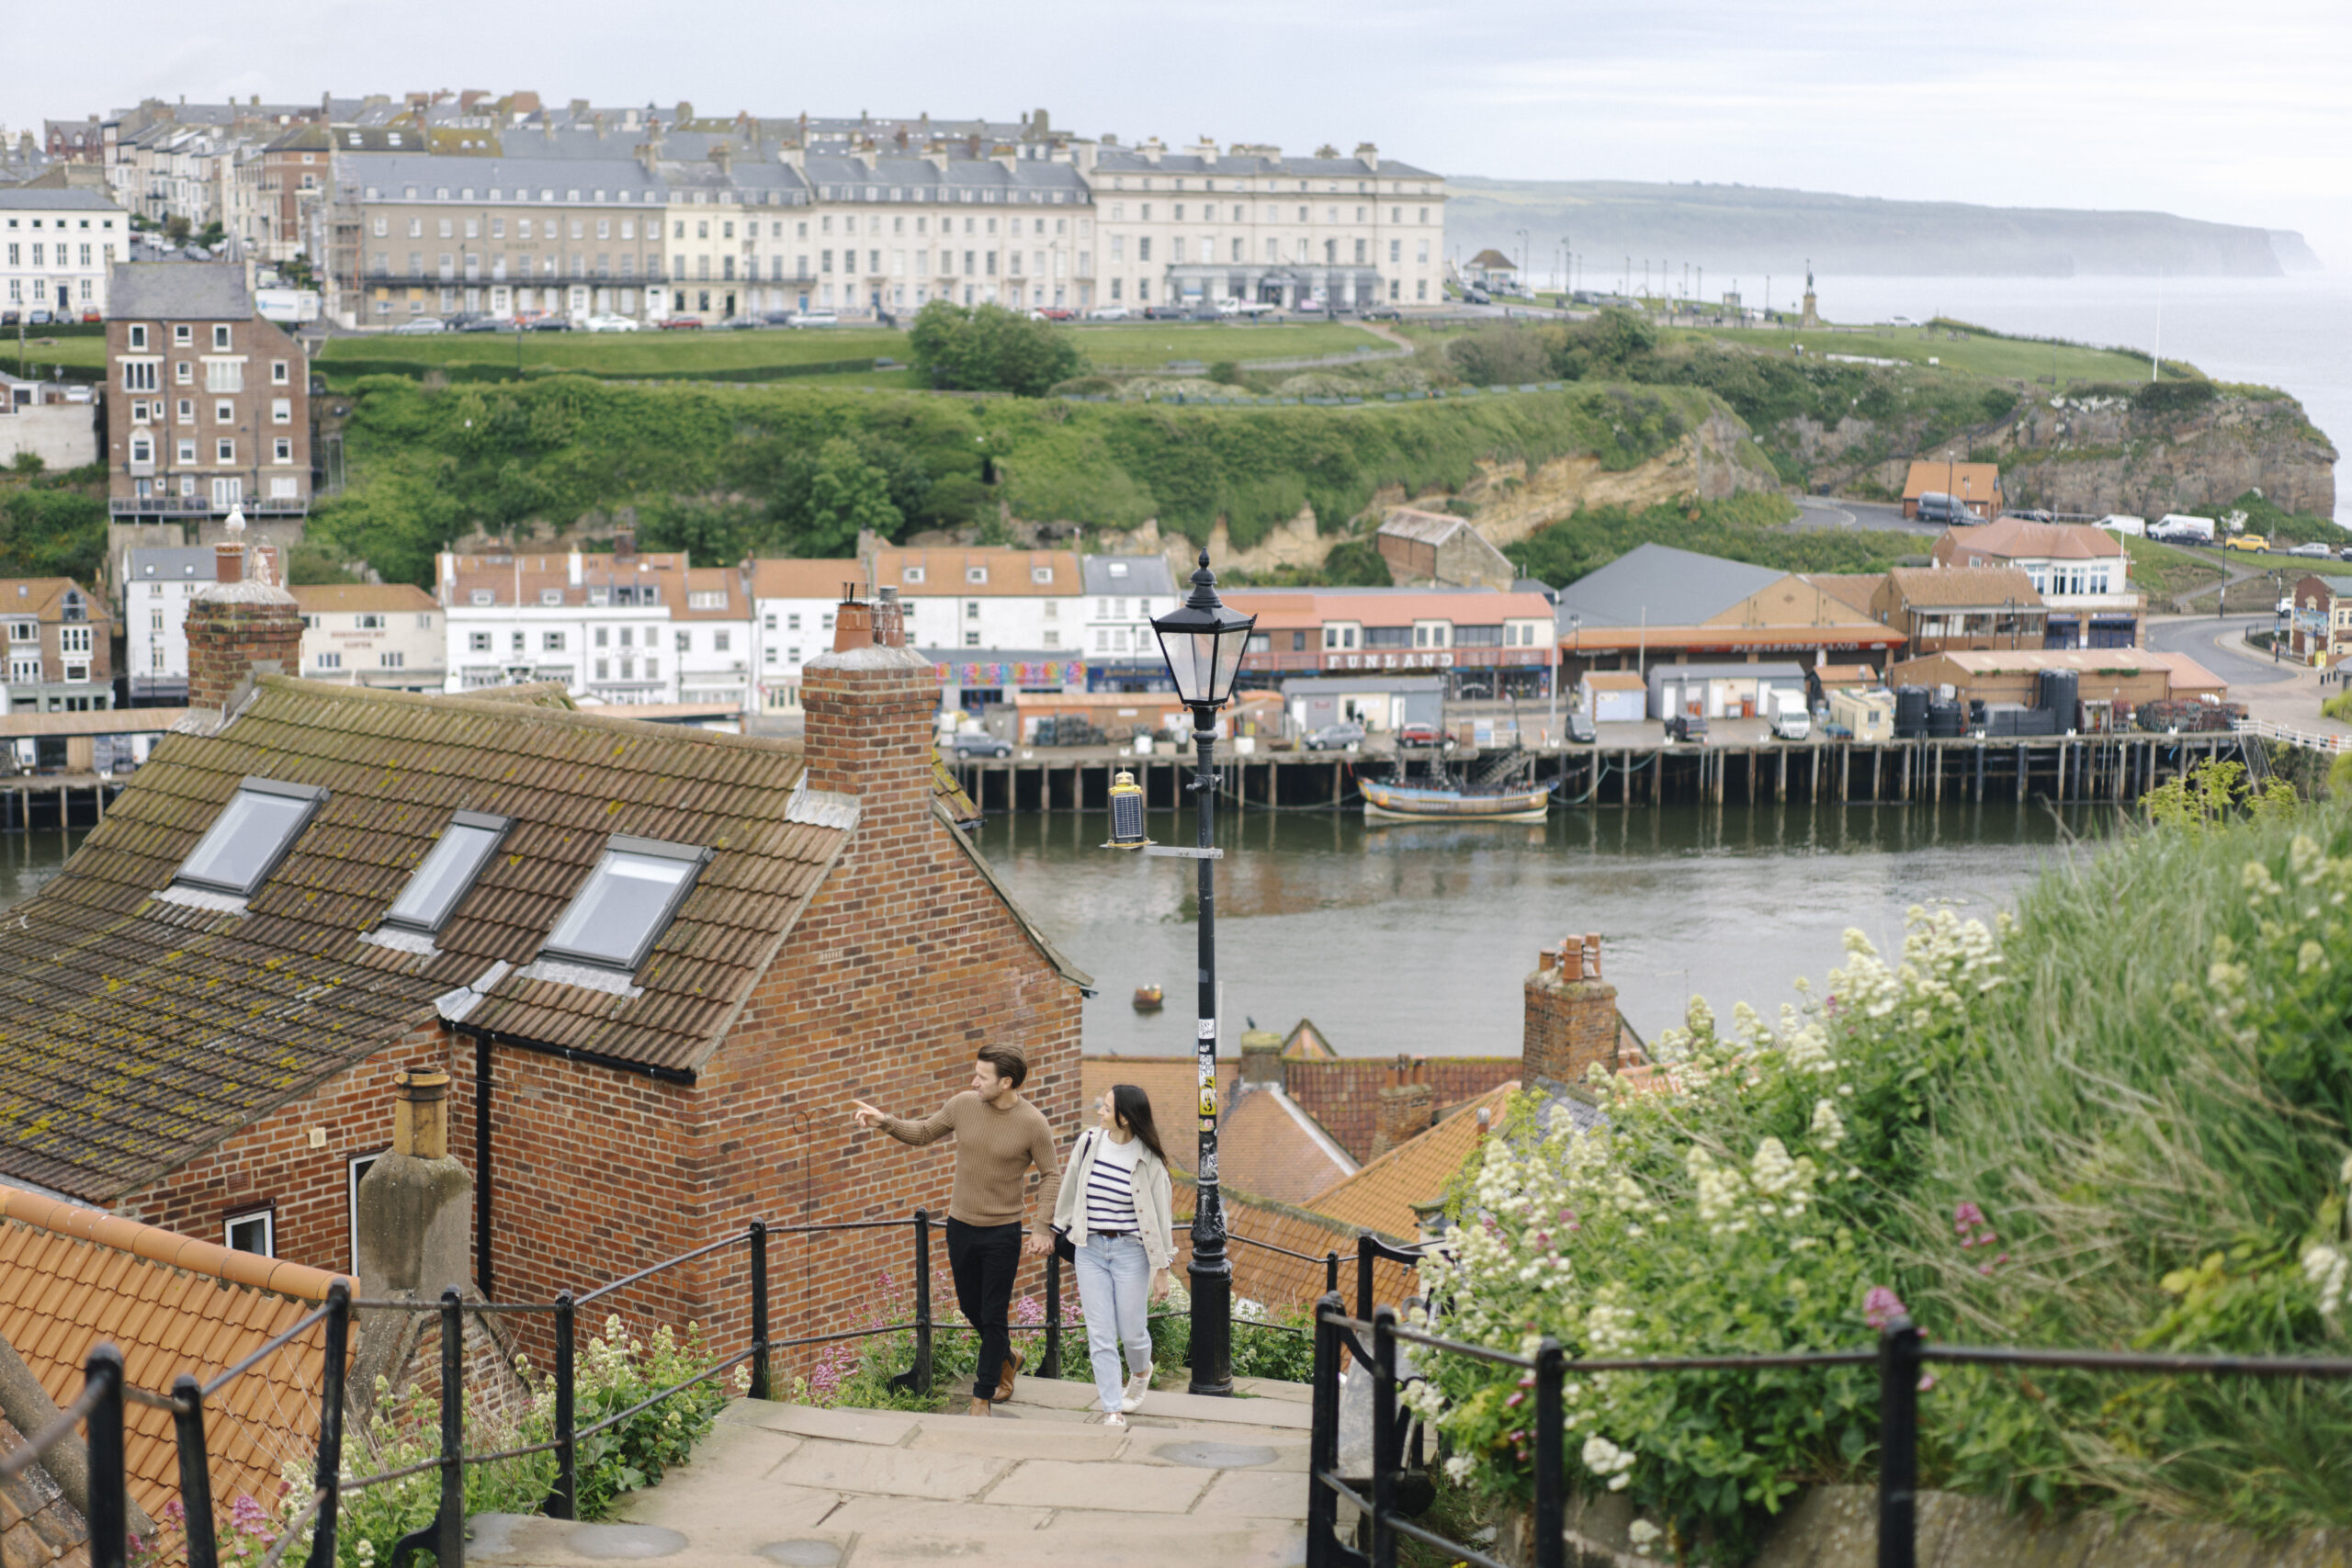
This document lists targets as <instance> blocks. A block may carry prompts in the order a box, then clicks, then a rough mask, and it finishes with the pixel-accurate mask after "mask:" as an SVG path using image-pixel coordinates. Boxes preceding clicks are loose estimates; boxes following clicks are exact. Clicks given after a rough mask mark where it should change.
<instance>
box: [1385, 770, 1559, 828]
mask: <svg viewBox="0 0 2352 1568" xmlns="http://www.w3.org/2000/svg"><path fill="white" fill-rule="evenodd" d="M1356 788H1357V789H1358V790H1359V791H1360V792H1362V794H1363V816H1364V820H1365V821H1367V822H1431V821H1437V822H1541V821H1543V820H1544V816H1545V814H1546V812H1548V811H1549V809H1550V807H1551V798H1552V792H1551V790H1550V788H1549V787H1548V786H1543V785H1534V786H1515V787H1512V788H1509V789H1499V790H1467V789H1427V788H1422V787H1419V786H1416V785H1408V784H1385V783H1377V782H1374V780H1371V779H1362V780H1359V781H1357V784H1356Z"/></svg>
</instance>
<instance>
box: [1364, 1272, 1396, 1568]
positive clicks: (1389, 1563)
mask: <svg viewBox="0 0 2352 1568" xmlns="http://www.w3.org/2000/svg"><path fill="white" fill-rule="evenodd" d="M1365 1239H1367V1240H1369V1239H1370V1238H1369V1237H1367V1238H1365ZM1369 1256H1370V1255H1369V1254H1367V1255H1366V1257H1367V1258H1369ZM1396 1514H1397V1309H1396V1308H1395V1307H1375V1308H1374V1309H1373V1314H1372V1568H1397V1532H1396V1530H1395V1529H1392V1528H1391V1527H1390V1521H1391V1520H1392V1519H1393V1518H1394V1517H1395V1516H1396Z"/></svg>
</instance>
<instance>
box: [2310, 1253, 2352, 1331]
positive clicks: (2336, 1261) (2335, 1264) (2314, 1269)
mask: <svg viewBox="0 0 2352 1568" xmlns="http://www.w3.org/2000/svg"><path fill="white" fill-rule="evenodd" d="M2302 1261H2303V1279H2304V1280H2306V1281H2307V1282H2309V1283H2310V1284H2311V1285H2312V1288H2313V1289H2315V1290H2317V1291H2318V1292H2319V1310H2320V1315H2321V1316H2323V1317H2334V1316H2335V1314H2336V1312H2337V1310H2338V1309H2339V1308H2341V1307H2342V1306H2343V1305H2344V1287H2345V1284H2346V1280H2347V1279H2352V1258H2346V1257H2345V1256H2344V1254H2343V1253H2342V1252H2341V1251H2339V1250H2338V1249H2336V1248H2335V1247H2330V1246H2328V1245H2327V1244H2326V1243H2324V1242H2317V1241H2315V1242H2313V1243H2312V1244H2311V1245H2310V1246H2309V1247H2305V1248H2303V1259H2302Z"/></svg>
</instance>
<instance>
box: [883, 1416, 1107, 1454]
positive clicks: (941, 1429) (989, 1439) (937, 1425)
mask: <svg viewBox="0 0 2352 1568" xmlns="http://www.w3.org/2000/svg"><path fill="white" fill-rule="evenodd" d="M1126 1446H1127V1434H1126V1433H1125V1432H1122V1431H1120V1430H1119V1429H1118V1428H1117V1427H1102V1426H1096V1425H1093V1424H1091V1423H1088V1422H1082V1421H1006V1420H1002V1419H1001V1418H998V1417H994V1416H929V1417H926V1418H925V1419H924V1421H923V1424H922V1430H921V1431H919V1432H917V1433H916V1434H915V1437H914V1440H913V1441H912V1442H910V1443H909V1444H908V1445H907V1448H908V1450H909V1451H910V1452H922V1451H923V1450H932V1449H936V1450H941V1451H942V1452H945V1453H959V1454H993V1455H997V1456H999V1457H1001V1458H1005V1459H1072V1460H1110V1459H1115V1458H1117V1457H1118V1455H1119V1450H1122V1449H1124V1448H1125V1447H1126Z"/></svg>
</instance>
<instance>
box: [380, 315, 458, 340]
mask: <svg viewBox="0 0 2352 1568" xmlns="http://www.w3.org/2000/svg"><path fill="white" fill-rule="evenodd" d="M448 330H449V326H448V323H447V322H446V321H443V320H442V319H441V318H440V317H438V316H419V317H417V319H416V320H414V321H402V322H401V324H400V325H399V326H396V327H394V328H393V329H392V334H393V335H394V336H395V337H427V336H430V335H431V334H432V333H446V332H447V331H448Z"/></svg>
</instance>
